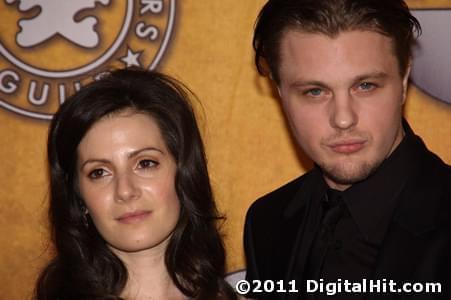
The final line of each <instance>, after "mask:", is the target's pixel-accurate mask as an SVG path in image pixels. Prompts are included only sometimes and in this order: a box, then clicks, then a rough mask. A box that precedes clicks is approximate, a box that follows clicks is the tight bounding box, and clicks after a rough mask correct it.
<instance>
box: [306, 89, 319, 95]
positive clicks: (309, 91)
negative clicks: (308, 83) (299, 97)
mask: <svg viewBox="0 0 451 300" xmlns="http://www.w3.org/2000/svg"><path fill="white" fill-rule="evenodd" d="M321 92H322V90H321V89H317V88H316V89H310V90H307V91H306V92H305V94H306V95H310V96H314V97H318V96H320V95H321Z"/></svg>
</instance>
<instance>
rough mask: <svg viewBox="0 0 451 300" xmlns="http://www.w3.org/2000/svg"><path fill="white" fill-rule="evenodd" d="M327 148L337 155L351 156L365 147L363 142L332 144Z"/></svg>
mask: <svg viewBox="0 0 451 300" xmlns="http://www.w3.org/2000/svg"><path fill="white" fill-rule="evenodd" d="M329 147H330V148H331V149H332V151H334V152H337V153H341V154H352V153H355V152H357V151H360V150H361V149H362V148H363V147H365V141H352V140H350V141H342V142H337V143H333V144H331V145H330V146H329Z"/></svg>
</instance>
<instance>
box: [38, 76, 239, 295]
mask: <svg viewBox="0 0 451 300" xmlns="http://www.w3.org/2000/svg"><path fill="white" fill-rule="evenodd" d="M187 99H188V95H187V92H186V90H185V89H184V88H183V87H182V86H181V85H180V84H179V83H177V82H175V81H174V80H173V79H171V78H169V77H167V76H165V75H162V74H159V73H155V72H148V71H143V70H137V69H126V70H118V71H114V72H112V73H109V74H108V75H106V76H105V77H103V78H101V79H100V80H98V81H95V82H92V83H91V84H89V85H87V86H86V87H83V88H82V89H81V90H80V91H79V92H77V93H76V94H75V95H73V96H72V97H70V98H69V99H68V100H67V101H66V102H65V103H64V104H63V105H62V106H61V107H60V109H59V111H58V112H57V113H56V115H55V117H54V119H53V121H52V124H51V126H50V132H49V138H48V161H49V167H50V190H51V193H50V209H49V217H50V224H51V228H52V237H53V241H54V244H55V247H56V257H55V258H54V259H53V260H52V261H51V262H50V263H49V265H48V266H47V267H46V268H45V269H44V270H43V272H42V273H41V275H40V277H39V279H38V283H37V287H36V296H35V299H38V300H44V299H133V300H135V299H136V300H139V299H161V300H164V299H205V300H211V299H236V296H235V295H234V294H233V291H232V289H231V288H230V286H228V285H227V283H226V282H225V281H224V280H223V275H224V248H223V244H222V241H221V238H220V235H219V233H218V231H217V228H216V222H217V221H218V219H219V217H218V213H217V210H216V207H215V204H214V201H213V196H212V191H211V187H210V183H209V178H208V172H207V166H206V160H205V154H204V149H203V145H202V140H201V137H200V134H199V130H198V127H197V124H196V121H195V117H194V114H193V111H192V108H191V106H190V104H189V102H188V100H187Z"/></svg>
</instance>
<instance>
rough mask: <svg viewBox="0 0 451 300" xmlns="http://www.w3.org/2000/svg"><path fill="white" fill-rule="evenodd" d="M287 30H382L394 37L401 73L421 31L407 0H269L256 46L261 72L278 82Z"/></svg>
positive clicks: (257, 28) (260, 18)
mask: <svg viewBox="0 0 451 300" xmlns="http://www.w3.org/2000/svg"><path fill="white" fill-rule="evenodd" d="M286 30H299V31H304V32H309V33H321V34H325V35H328V36H331V37H334V36H336V35H337V34H339V33H340V32H343V31H347V30H370V31H376V32H379V33H381V34H383V35H386V36H388V37H390V38H392V39H393V44H394V49H393V51H394V54H395V55H396V58H397V59H398V64H399V70H400V72H401V75H404V74H405V72H406V70H407V67H408V65H409V60H410V58H411V56H412V50H411V48H412V45H413V44H414V42H415V39H416V36H418V35H419V34H421V26H420V23H419V22H418V20H417V19H416V18H415V17H414V16H412V14H411V13H410V12H409V8H408V7H407V4H406V3H405V2H404V0H268V2H267V3H266V4H265V5H264V6H263V8H262V10H261V11H260V13H259V15H258V18H257V21H256V24H255V30H254V38H253V47H254V50H255V64H256V66H257V70H258V72H259V73H260V74H263V75H267V74H268V73H270V74H271V76H272V78H273V79H274V80H275V82H276V83H280V78H279V64H280V53H279V51H280V49H279V48H280V41H281V39H282V37H283V34H284V33H285V32H286Z"/></svg>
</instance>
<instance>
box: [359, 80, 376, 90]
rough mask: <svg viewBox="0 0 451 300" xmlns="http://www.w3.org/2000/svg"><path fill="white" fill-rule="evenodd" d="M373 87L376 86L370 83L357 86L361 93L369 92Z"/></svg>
mask: <svg viewBox="0 0 451 300" xmlns="http://www.w3.org/2000/svg"><path fill="white" fill-rule="evenodd" d="M375 87H376V85H375V84H374V83H371V82H362V83H361V84H359V89H360V90H362V91H371V90H372V89H374V88H375Z"/></svg>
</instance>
